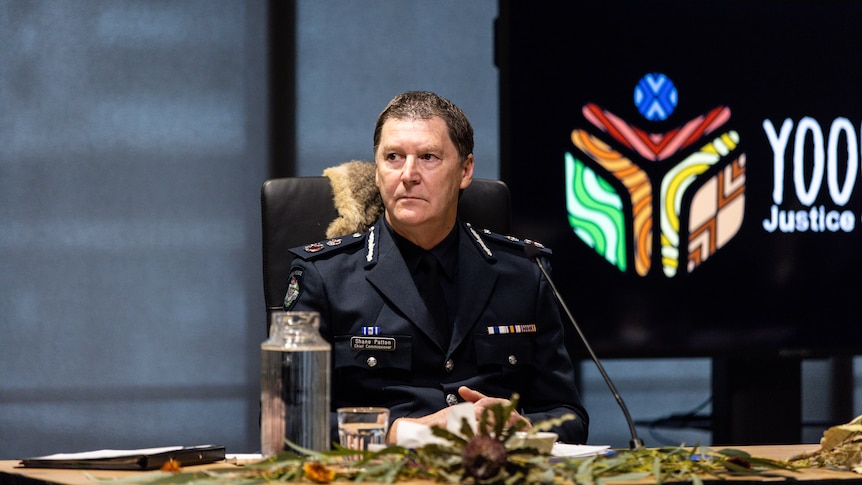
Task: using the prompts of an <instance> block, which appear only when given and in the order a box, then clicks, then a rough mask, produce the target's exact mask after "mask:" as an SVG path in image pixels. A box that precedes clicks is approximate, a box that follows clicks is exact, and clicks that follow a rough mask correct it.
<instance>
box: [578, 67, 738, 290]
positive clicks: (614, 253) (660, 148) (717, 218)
mask: <svg viewBox="0 0 862 485" xmlns="http://www.w3.org/2000/svg"><path fill="white" fill-rule="evenodd" d="M634 102H635V106H636V107H637V108H638V111H639V112H640V114H641V115H642V116H643V117H644V118H645V119H646V120H647V121H648V122H658V121H664V120H667V119H668V118H669V117H670V116H671V115H672V114H673V112H674V110H675V109H676V106H677V102H678V92H677V89H676V87H675V86H674V83H673V82H672V81H671V80H670V79H669V78H668V77H667V76H665V75H664V74H660V73H650V74H647V75H646V76H644V77H643V78H642V79H641V80H640V82H639V83H638V84H637V86H636V87H635V91H634ZM582 113H583V115H584V118H585V120H586V121H587V122H589V125H591V126H589V127H588V128H586V129H581V128H577V129H574V130H572V133H571V139H572V144H573V145H574V147H575V150H573V151H572V152H566V153H565V187H566V189H565V190H566V208H567V211H568V219H569V225H570V226H571V227H572V230H573V231H574V233H575V234H576V235H577V237H578V238H579V239H581V241H583V242H584V243H585V244H587V245H589V246H590V247H592V248H593V249H594V250H595V252H596V253H598V254H599V255H601V256H602V257H603V258H604V259H605V260H606V261H607V262H608V263H610V264H612V265H613V266H614V267H616V268H617V269H618V270H619V271H621V272H624V273H625V272H629V271H632V270H633V271H634V272H635V273H636V274H637V275H639V276H646V275H648V274H650V272H651V271H654V268H661V271H662V272H663V273H664V275H665V276H666V277H668V278H672V277H674V276H676V275H677V274H678V273H679V272H680V268H683V270H684V273H691V272H692V271H694V270H695V269H697V268H698V267H699V266H700V265H701V264H703V263H704V262H706V260H707V259H709V258H710V257H712V256H713V255H714V254H715V253H716V252H717V251H718V250H719V249H721V248H722V247H723V246H724V245H726V244H727V243H728V242H729V241H730V240H731V239H732V238H733V237H734V236H735V235H736V234H737V233H738V232H739V229H740V227H741V226H742V220H743V215H744V212H745V153H744V152H741V150H740V148H739V143H740V141H739V133H737V132H736V131H734V130H732V129H728V128H727V127H726V125H727V124H728V121H729V120H730V108H728V107H727V106H718V107H716V108H714V109H712V110H710V111H708V112H706V113H704V114H702V115H700V116H697V117H695V118H694V119H691V120H689V121H687V122H685V123H683V124H682V125H679V126H677V127H676V128H673V129H671V130H670V131H666V132H664V133H655V132H652V131H649V130H648V129H644V128H640V127H637V126H635V125H634V124H633V123H630V122H628V121H626V120H624V119H622V118H620V117H619V116H616V115H615V114H613V113H611V112H610V111H608V110H607V109H604V108H602V107H600V106H598V105H596V104H593V103H587V104H586V105H585V106H584V107H583V109H582ZM655 247H658V248H659V251H655V250H654V248H655Z"/></svg>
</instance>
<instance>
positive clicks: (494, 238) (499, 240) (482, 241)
mask: <svg viewBox="0 0 862 485" xmlns="http://www.w3.org/2000/svg"><path fill="white" fill-rule="evenodd" d="M466 225H467V231H468V232H470V233H471V234H472V235H473V237H474V239H475V242H476V244H477V245H478V246H479V249H481V250H482V251H483V252H484V253H485V254H486V256H488V257H493V255H494V253H493V251H491V248H490V247H489V246H488V244H486V241H487V243H493V244H501V245H503V246H508V247H511V248H516V249H521V250H523V248H524V247H525V246H527V245H531V246H534V247H535V248H537V249H538V250H539V252H540V253H541V254H542V255H543V256H545V257H547V256H550V255H551V254H552V251H551V250H550V249H549V248H546V247H545V246H544V245H543V244H542V243H540V242H538V241H533V240H532V239H519V238H517V237H515V236H504V235H502V234H498V233H496V232H493V231H491V230H489V229H476V228H474V227H473V226H472V225H471V224H470V223H469V222H468V223H466ZM524 255H525V256H526V253H524Z"/></svg>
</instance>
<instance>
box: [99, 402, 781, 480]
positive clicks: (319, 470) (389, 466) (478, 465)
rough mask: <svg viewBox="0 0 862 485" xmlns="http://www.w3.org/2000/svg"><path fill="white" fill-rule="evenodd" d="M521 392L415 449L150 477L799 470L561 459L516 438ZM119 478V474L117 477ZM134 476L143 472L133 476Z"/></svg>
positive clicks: (696, 455) (555, 476)
mask: <svg viewBox="0 0 862 485" xmlns="http://www.w3.org/2000/svg"><path fill="white" fill-rule="evenodd" d="M517 405H518V396H517V395H515V396H513V397H512V399H511V403H510V404H509V405H506V406H504V405H496V406H493V407H492V408H490V409H486V410H485V413H484V414H483V416H482V417H481V419H480V421H479V423H478V429H477V430H474V429H473V428H472V427H471V426H470V425H469V424H468V423H467V421H466V420H464V421H463V423H462V426H461V429H460V430H459V432H458V433H453V432H450V431H449V430H446V429H443V428H434V429H433V430H432V431H433V433H434V435H435V436H437V437H439V438H443V439H444V440H446V442H447V444H445V445H440V444H428V445H425V446H423V447H421V448H418V449H415V450H411V449H406V448H403V447H400V446H389V447H386V448H384V449H382V450H380V451H375V452H367V451H366V452H358V451H356V450H348V449H345V448H342V447H340V446H338V445H336V447H335V449H333V450H330V451H325V452H316V451H313V450H307V449H302V448H299V447H296V446H294V445H292V444H291V443H288V444H289V445H290V446H291V448H292V449H293V450H294V451H293V452H284V453H281V454H278V455H275V456H273V457H270V458H268V459H266V460H263V461H261V462H257V463H254V464H251V465H246V466H244V467H230V468H215V469H208V470H206V471H197V472H184V471H182V470H180V469H174V470H163V471H160V472H153V473H151V474H150V476H149V479H145V480H146V483H159V484H167V483H201V484H207V483H230V484H234V483H242V484H256V483H269V482H278V481H280V482H292V481H305V482H315V483H330V482H334V481H353V482H378V483H380V482H383V483H395V482H399V481H405V480H427V481H433V482H439V483H467V484H474V485H486V484H488V485H490V484H523V483H529V484H595V483H601V482H604V481H611V480H637V479H642V478H647V479H652V480H653V481H655V482H657V483H664V482H666V481H669V480H685V481H690V482H693V483H694V484H695V485H700V484H701V483H702V479H704V478H708V477H722V476H727V475H732V474H744V475H753V474H762V473H765V472H768V471H770V470H777V469H782V470H794V469H795V467H793V466H792V465H790V464H789V463H787V462H784V461H777V460H769V459H764V458H757V457H753V456H751V455H749V454H747V453H744V452H742V451H739V450H729V449H728V450H720V451H711V450H709V449H705V448H699V447H692V448H686V447H684V446H680V447H669V448H657V449H649V448H642V449H638V450H617V451H612V452H609V453H606V454H599V455H594V456H589V457H579V458H558V457H552V456H550V455H548V454H542V453H540V452H539V451H538V450H536V449H534V448H525V447H518V446H514V445H513V444H512V440H511V438H512V437H513V436H514V435H515V433H516V432H517V431H519V430H521V429H523V427H524V426H525V424H524V423H522V422H515V424H513V425H512V426H511V427H506V424H507V423H508V421H509V417H510V416H511V414H512V412H513V411H514V410H515V409H517ZM568 419H571V416H567V417H565V418H562V419H559V420H549V421H543V422H541V423H536V424H534V425H533V427H532V429H531V432H536V431H544V430H548V429H550V428H552V427H554V426H558V425H559V424H561V423H562V422H563V421H566V420H568ZM117 481H121V480H113V481H112V482H117ZM135 482H136V483H141V482H142V477H140V476H137V477H135Z"/></svg>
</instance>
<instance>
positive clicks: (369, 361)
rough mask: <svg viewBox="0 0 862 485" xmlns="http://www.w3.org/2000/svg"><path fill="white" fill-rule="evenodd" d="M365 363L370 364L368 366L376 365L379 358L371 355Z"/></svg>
mask: <svg viewBox="0 0 862 485" xmlns="http://www.w3.org/2000/svg"><path fill="white" fill-rule="evenodd" d="M365 363H366V364H368V367H374V366H375V365H377V359H375V358H374V357H369V358H368V359H367V360H366V361H365Z"/></svg>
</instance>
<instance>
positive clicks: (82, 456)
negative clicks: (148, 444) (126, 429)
mask: <svg viewBox="0 0 862 485" xmlns="http://www.w3.org/2000/svg"><path fill="white" fill-rule="evenodd" d="M181 449H183V447H182V446H165V447H162V448H141V449H137V450H95V451H83V452H81V453H55V454H53V455H48V456H39V457H36V458H31V459H33V460H100V459H104V458H121V457H124V456H138V455H155V454H158V453H165V452H168V451H176V450H181Z"/></svg>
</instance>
